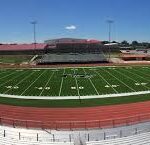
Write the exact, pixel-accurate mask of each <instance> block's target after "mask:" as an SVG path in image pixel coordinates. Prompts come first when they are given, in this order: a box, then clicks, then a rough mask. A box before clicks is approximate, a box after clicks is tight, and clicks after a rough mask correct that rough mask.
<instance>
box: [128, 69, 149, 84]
mask: <svg viewBox="0 0 150 145" xmlns="http://www.w3.org/2000/svg"><path fill="white" fill-rule="evenodd" d="M133 71H136V72H139V71H137V70H133ZM128 72H129V73H132V72H130V71H128ZM132 74H133V73H132ZM134 75H137V76H138V77H140V78H142V79H143V80H145V81H148V82H150V81H149V80H147V79H146V78H144V77H142V76H140V75H139V74H134ZM149 77H150V76H149Z"/></svg>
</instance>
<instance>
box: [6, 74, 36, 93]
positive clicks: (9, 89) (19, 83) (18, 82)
mask: <svg viewBox="0 0 150 145" xmlns="http://www.w3.org/2000/svg"><path fill="white" fill-rule="evenodd" d="M33 73H35V72H32V73H31V74H30V75H27V76H26V77H25V78H23V79H22V80H21V81H19V82H18V83H17V84H15V85H14V86H17V85H19V84H20V83H22V82H23V81H24V80H26V79H27V78H29V77H30V76H31V75H32V74H33ZM10 90H12V88H10V89H8V90H7V91H5V92H4V94H6V93H7V92H9V91H10Z"/></svg>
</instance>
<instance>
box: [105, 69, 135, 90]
mask: <svg viewBox="0 0 150 145" xmlns="http://www.w3.org/2000/svg"><path fill="white" fill-rule="evenodd" d="M103 70H104V71H105V72H107V73H109V75H111V76H112V77H114V78H115V79H117V80H118V81H119V82H121V83H122V84H123V85H125V86H126V87H127V88H129V89H130V90H132V91H134V92H136V90H134V89H133V88H131V87H130V86H128V85H127V84H126V83H124V82H123V81H121V80H120V79H118V78H117V77H116V76H114V75H113V74H111V73H110V72H109V71H108V70H105V69H103ZM113 71H116V70H113Z"/></svg>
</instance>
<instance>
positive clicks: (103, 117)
mask: <svg viewBox="0 0 150 145" xmlns="http://www.w3.org/2000/svg"><path fill="white" fill-rule="evenodd" d="M139 115H140V116H139ZM149 119H150V101H147V102H141V103H132V104H123V105H111V106H100V107H87V108H34V107H15V106H8V105H0V123H1V124H6V125H14V126H21V127H36V128H41V127H43V128H51V129H58V128H60V129H62V128H63V129H69V128H70V129H72V128H93V127H106V126H107V127H108V126H111V127H112V126H114V125H123V124H127V123H128V124H130V123H136V122H139V121H147V120H149Z"/></svg>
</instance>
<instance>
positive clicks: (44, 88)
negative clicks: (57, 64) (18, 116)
mask: <svg viewBox="0 0 150 145" xmlns="http://www.w3.org/2000/svg"><path fill="white" fill-rule="evenodd" d="M54 73H55V72H54V71H53V73H52V74H51V76H50V77H49V79H48V81H47V83H46V84H45V86H44V88H43V90H42V91H41V92H40V94H39V96H41V95H42V94H43V92H44V90H45V89H46V88H47V85H48V84H49V82H50V80H51V78H52V76H53V75H54ZM46 90H48V89H46Z"/></svg>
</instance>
